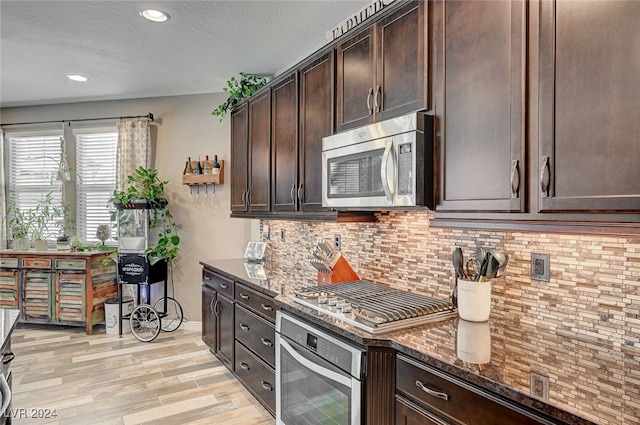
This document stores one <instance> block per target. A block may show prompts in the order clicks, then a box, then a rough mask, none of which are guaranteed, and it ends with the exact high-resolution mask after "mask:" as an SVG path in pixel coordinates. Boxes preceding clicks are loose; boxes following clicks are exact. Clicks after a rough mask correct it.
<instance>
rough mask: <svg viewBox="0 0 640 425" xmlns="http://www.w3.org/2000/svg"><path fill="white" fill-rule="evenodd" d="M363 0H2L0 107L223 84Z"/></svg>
mask: <svg viewBox="0 0 640 425" xmlns="http://www.w3.org/2000/svg"><path fill="white" fill-rule="evenodd" d="M370 2H371V0H338V1H329V0H320V1H311V0H288V1H273V0H266V1H242V0H236V1H155V0H152V1H147V0H144V1H96V0H89V1H59V0H48V1H28V0H17V1H16V0H12V1H11V0H9V1H8V0H1V1H0V31H1V32H0V35H1V38H0V77H1V85H0V106H1V107H10V106H26V105H43V104H52V103H66V102H78V101H91V100H110V99H131V98H141V97H156V96H172V95H181V94H196V93H212V92H220V91H222V87H224V86H225V84H226V81H227V80H228V79H229V78H230V77H231V76H234V75H237V74H238V73H239V72H240V71H243V72H247V73H259V74H266V75H273V74H277V73H278V72H282V71H284V70H285V69H286V68H287V67H289V66H292V65H294V64H295V63H296V62H298V61H299V60H301V59H303V58H304V57H306V56H307V55H309V54H311V53H312V52H314V51H315V50H317V49H319V48H320V47H322V45H323V44H324V38H325V33H326V31H328V30H329V29H331V28H332V27H333V26H334V25H336V24H337V23H339V22H341V21H342V20H344V19H345V18H347V17H348V16H349V15H350V14H352V13H354V12H356V11H358V10H360V9H361V8H362V7H364V6H365V5H367V4H369V3H370ZM145 8H156V9H162V10H164V11H165V12H167V13H168V14H169V15H170V16H171V19H170V20H169V21H168V22H166V23H163V24H159V23H152V22H149V21H147V20H146V19H144V18H142V17H141V16H140V15H139V13H138V12H139V11H140V10H142V9H145ZM70 73H78V74H83V75H86V76H88V77H89V78H90V80H89V82H87V83H78V82H73V81H69V80H67V79H66V75H67V74H70Z"/></svg>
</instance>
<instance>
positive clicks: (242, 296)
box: [240, 292, 249, 300]
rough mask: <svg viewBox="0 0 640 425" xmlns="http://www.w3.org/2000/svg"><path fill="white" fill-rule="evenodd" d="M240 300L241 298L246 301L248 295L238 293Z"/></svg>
mask: <svg viewBox="0 0 640 425" xmlns="http://www.w3.org/2000/svg"><path fill="white" fill-rule="evenodd" d="M240 298H242V299H243V300H248V299H249V295H247V294H244V293H242V292H240Z"/></svg>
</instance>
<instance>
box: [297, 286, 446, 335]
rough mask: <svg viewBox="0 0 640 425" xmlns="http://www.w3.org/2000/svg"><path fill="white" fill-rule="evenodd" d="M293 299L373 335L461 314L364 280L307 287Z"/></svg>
mask: <svg viewBox="0 0 640 425" xmlns="http://www.w3.org/2000/svg"><path fill="white" fill-rule="evenodd" d="M291 299H292V300H293V301H295V302H297V303H299V304H302V305H304V306H306V307H309V308H312V309H314V310H317V311H318V312H321V313H323V314H327V315H329V316H332V317H335V318H337V319H339V320H342V321H343V322H345V323H348V324H350V325H352V326H355V327H357V328H359V329H362V330H365V331H367V332H370V333H373V334H376V333H382V332H389V331H394V330H398V329H403V328H407V327H410V326H416V325H420V324H423V323H428V322H433V321H436V320H441V319H444V318H447V317H451V316H455V315H456V314H457V310H456V309H455V307H454V306H453V304H452V303H451V302H450V301H444V300H438V299H435V298H431V297H428V296H426V295H421V294H416V293H413V292H406V291H401V290H399V289H394V288H390V287H388V286H385V285H380V284H377V283H372V282H367V281H363V280H357V281H353V282H345V283H335V284H329V285H318V286H310V287H304V288H302V289H301V290H300V291H297V292H295V293H294V295H292V296H291Z"/></svg>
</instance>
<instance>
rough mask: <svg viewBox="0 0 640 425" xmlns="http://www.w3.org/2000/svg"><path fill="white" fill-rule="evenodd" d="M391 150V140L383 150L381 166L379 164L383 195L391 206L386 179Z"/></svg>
mask: <svg viewBox="0 0 640 425" xmlns="http://www.w3.org/2000/svg"><path fill="white" fill-rule="evenodd" d="M392 150H393V140H388V141H387V142H386V146H385V148H384V153H383V154H382V164H380V177H381V178H382V189H383V190H384V195H385V196H386V197H387V200H388V201H389V203H390V204H392V205H393V192H391V187H389V180H388V178H387V171H388V166H387V164H388V162H389V156H391V155H392Z"/></svg>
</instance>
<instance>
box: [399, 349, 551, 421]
mask: <svg viewBox="0 0 640 425" xmlns="http://www.w3.org/2000/svg"><path fill="white" fill-rule="evenodd" d="M460 384H462V385H465V384H463V383H462V381H460ZM460 384H458V383H455V382H454V381H453V378H450V377H447V376H445V375H444V374H442V373H440V372H438V371H436V370H434V369H432V368H431V367H429V366H426V365H423V364H420V363H419V362H417V361H415V360H413V359H410V358H408V357H404V356H401V355H398V356H397V360H396V391H397V392H398V393H400V394H401V395H403V396H406V397H408V398H409V399H411V400H416V401H417V402H418V404H419V405H420V406H421V407H424V408H425V409H426V410H428V411H433V412H435V413H437V415H438V416H442V417H445V418H449V419H455V420H457V421H460V422H462V423H473V424H476V425H501V424H522V425H525V424H527V425H528V424H531V425H533V424H539V423H540V422H539V421H538V420H536V419H534V416H533V413H532V414H531V416H528V415H525V414H524V413H521V412H517V411H515V410H513V408H516V406H515V405H513V408H511V407H509V406H508V405H507V403H508V402H507V401H506V400H499V399H498V398H497V397H496V396H493V395H490V394H489V393H486V395H482V393H481V391H480V390H478V389H475V388H474V389H471V387H467V388H465V387H464V386H462V385H460ZM488 397H491V398H488Z"/></svg>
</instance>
